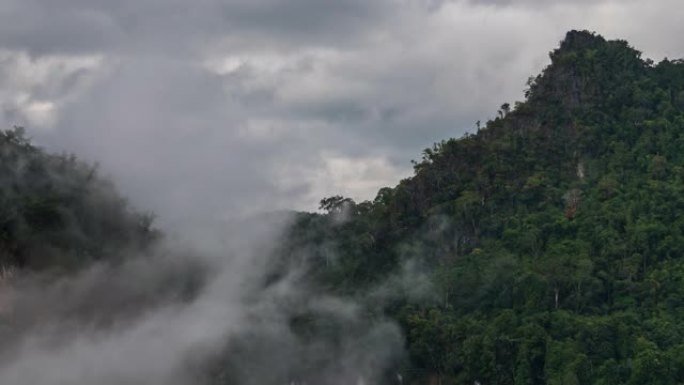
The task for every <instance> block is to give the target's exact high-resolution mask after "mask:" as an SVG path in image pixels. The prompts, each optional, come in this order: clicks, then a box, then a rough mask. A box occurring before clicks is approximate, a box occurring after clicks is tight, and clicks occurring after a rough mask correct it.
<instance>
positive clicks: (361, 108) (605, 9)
mask: <svg viewBox="0 0 684 385" xmlns="http://www.w3.org/2000/svg"><path fill="white" fill-rule="evenodd" d="M682 12H684V11H682V7H679V6H678V4H677V2H676V1H674V0H660V1H655V2H649V3H648V4H645V3H643V2H635V1H628V2H616V1H600V2H585V1H582V2H574V1H564V0H563V1H561V0H559V1H552V2H543V4H542V2H538V1H533V0H529V1H520V2H517V1H516V2H507V1H465V0H464V1H431V0H381V1H373V2H367V1H360V0H345V1H337V2H320V1H314V0H259V1H242V0H233V1H219V0H200V1H197V2H193V3H192V6H188V3H187V2H182V1H178V0H173V1H161V0H146V1H137V0H136V1H132V0H130V1H129V0H126V1H118V2H110V1H82V0H67V1H60V2H58V3H57V2H53V1H47V0H22V1H18V0H6V1H4V2H2V4H0V48H2V49H4V51H3V53H2V54H3V55H4V56H3V57H4V59H3V60H0V84H2V86H3V90H2V91H1V92H0V106H1V107H2V109H0V112H1V113H2V118H3V120H4V121H5V123H6V125H7V126H9V125H11V124H24V125H27V126H29V133H30V134H31V135H32V136H34V138H35V139H36V140H37V141H38V142H39V143H41V144H43V145H45V146H47V147H49V148H51V149H57V150H62V149H66V150H69V151H75V152H77V153H78V154H81V155H83V156H84V157H86V158H87V159H90V160H92V161H99V162H100V163H101V165H102V170H103V171H104V172H106V173H110V174H112V175H114V177H115V178H116V179H117V181H118V182H119V184H120V186H121V188H122V189H123V190H124V193H125V194H126V195H129V196H131V197H132V199H133V201H134V203H135V204H136V205H138V206H142V207H145V208H150V209H154V210H155V211H157V212H159V213H160V215H161V218H162V220H163V221H165V222H166V223H178V222H179V221H180V220H181V219H186V221H187V222H192V220H190V219H188V218H193V217H194V218H206V217H214V218H215V219H222V218H226V217H230V216H234V215H244V214H249V213H253V212H257V211H261V210H269V209H279V208H306V209H313V208H315V206H316V202H317V201H318V199H320V198H321V197H322V196H325V195H330V194H334V193H338V192H340V193H344V194H347V195H351V196H353V197H355V198H357V199H369V198H372V196H373V194H374V191H375V190H377V188H379V187H381V186H383V185H392V184H394V183H396V182H397V181H398V180H399V179H400V178H402V177H405V176H407V175H408V174H409V173H410V164H409V160H410V159H411V158H415V157H417V156H419V153H420V150H421V149H422V148H424V147H426V146H429V145H431V144H432V142H434V141H439V140H441V139H444V138H448V137H451V136H460V135H461V134H462V133H464V132H465V131H467V130H472V129H473V127H474V123H475V121H477V120H483V121H484V120H486V119H487V118H488V117H490V116H492V115H493V114H494V113H495V111H496V109H497V107H498V106H499V105H501V104H502V103H504V102H512V101H514V100H516V99H520V98H521V97H522V89H523V88H524V83H525V81H526V80H527V77H528V76H530V75H534V74H535V73H537V72H538V71H540V70H541V69H542V68H543V66H544V65H545V64H546V63H547V61H548V57H547V52H548V51H549V50H550V49H552V48H553V47H554V46H555V45H556V44H557V43H558V41H559V40H560V39H562V37H563V35H564V33H565V32H566V31H567V30H569V29H572V28H587V29H590V30H596V31H598V32H600V33H604V34H606V35H607V37H608V38H625V39H628V40H630V41H631V42H633V44H635V45H636V46H637V47H638V48H641V49H644V50H645V53H646V54H647V55H648V56H651V57H655V58H660V57H662V56H669V57H678V56H682V55H681V54H680V53H681V52H682V51H684V47H683V46H682V44H681V43H679V42H678V41H677V40H676V39H672V38H671V37H672V36H678V35H679V34H681V32H684V31H682V29H683V28H684V27H682V26H681V23H679V20H680V19H681V17H682V16H684V15H682ZM656 21H657V22H656ZM654 25H655V26H657V27H653V26H654Z"/></svg>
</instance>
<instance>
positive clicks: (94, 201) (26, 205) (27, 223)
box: [0, 128, 159, 271]
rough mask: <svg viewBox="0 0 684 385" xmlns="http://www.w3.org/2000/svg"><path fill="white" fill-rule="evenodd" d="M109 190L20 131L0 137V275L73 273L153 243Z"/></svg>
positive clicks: (146, 221) (148, 224)
mask: <svg viewBox="0 0 684 385" xmlns="http://www.w3.org/2000/svg"><path fill="white" fill-rule="evenodd" d="M152 219H153V218H152V217H151V216H150V215H148V214H142V213H137V212H133V211H131V210H130V209H128V208H127V205H126V202H125V200H124V199H123V198H121V197H120V196H119V195H118V193H117V192H116V190H115V189H114V187H113V185H112V184H111V183H110V182H109V181H107V180H106V179H102V178H100V177H99V176H98V175H97V172H96V168H95V167H94V166H92V165H89V164H86V163H83V162H81V161H78V160H77V159H76V158H75V157H74V156H69V155H50V154H46V153H45V152H44V151H42V150H41V149H39V148H37V147H35V146H34V145H32V144H31V143H30V142H29V140H28V139H27V138H25V137H24V130H23V129H22V128H15V129H13V130H7V131H2V132H0V268H16V267H18V268H22V269H29V270H33V271H36V270H73V269H76V268H79V267H82V266H85V265H87V264H88V263H90V262H92V261H95V260H101V259H109V260H111V259H114V258H120V257H121V256H122V255H124V254H123V252H124V251H132V250H138V251H139V250H143V249H144V248H145V247H147V246H149V245H150V244H151V243H152V242H153V241H154V240H155V239H156V238H157V237H158V236H159V234H158V232H157V231H156V230H154V228H152Z"/></svg>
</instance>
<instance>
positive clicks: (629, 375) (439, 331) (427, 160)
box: [289, 31, 684, 385]
mask: <svg viewBox="0 0 684 385" xmlns="http://www.w3.org/2000/svg"><path fill="white" fill-rule="evenodd" d="M550 57H551V64H550V65H549V66H548V67H547V68H546V69H545V70H544V71H543V72H542V73H541V74H540V75H539V76H537V77H535V78H530V80H529V82H528V86H529V88H528V89H527V90H526V91H525V96H526V100H525V101H524V102H518V103H515V105H513V106H511V105H508V104H504V105H503V106H501V109H500V110H499V111H498V115H497V117H496V118H495V119H494V120H491V121H489V122H487V123H486V125H483V126H481V127H480V125H479V124H478V127H476V129H477V132H476V133H475V134H467V135H465V136H463V137H462V138H460V139H449V140H446V141H442V142H440V143H436V144H435V145H434V147H432V148H428V149H426V150H425V151H424V152H423V156H422V159H421V160H420V161H419V162H415V167H414V168H415V175H414V176H412V177H410V178H408V179H405V180H403V181H401V183H399V185H398V186H396V187H394V188H383V189H381V190H380V191H379V193H378V195H377V197H376V198H375V200H374V201H372V202H362V203H358V204H357V203H354V202H352V201H350V200H349V199H344V198H342V197H332V198H327V199H325V200H323V201H322V202H321V203H322V204H321V208H322V209H324V210H327V211H328V213H327V214H302V215H301V216H300V218H299V221H298V224H297V226H295V228H294V229H293V230H292V236H291V240H292V241H291V242H292V244H291V245H290V249H289V250H290V255H291V256H292V257H293V258H294V257H295V256H296V255H299V254H301V252H302V251H303V250H304V251H306V252H307V253H308V254H307V255H308V259H309V261H310V263H311V264H312V265H313V266H314V267H313V268H312V271H311V273H312V276H313V279H315V280H317V282H318V284H319V285H321V286H322V287H325V288H327V290H330V291H332V292H336V293H344V294H347V295H359V293H362V292H363V291H364V290H366V288H370V287H373V286H374V285H375V284H376V283H378V282H381V281H382V280H383V279H384V278H385V277H387V276H390V275H391V274H394V273H396V272H397V271H399V270H400V269H401V268H402V266H403V265H404V264H405V263H406V262H407V261H412V266H416V265H417V266H420V267H421V269H423V270H424V271H428V272H429V274H430V275H431V276H432V278H433V281H434V285H435V291H436V292H437V296H436V297H435V298H434V299H433V300H432V301H422V302H418V303H416V302H415V301H410V300H409V299H408V298H407V296H406V295H403V297H404V298H406V299H404V300H401V299H399V300H396V301H394V302H393V303H391V304H390V305H389V306H387V307H386V308H385V309H384V312H385V314H389V315H390V316H392V317H394V318H395V319H397V320H398V321H399V322H400V323H401V325H402V327H403V330H404V332H405V334H406V347H407V350H408V352H409V355H408V357H407V359H406V361H405V362H404V364H403V369H402V370H403V372H404V373H405V374H406V376H405V377H406V380H405V381H408V382H409V383H421V384H428V383H429V384H436V383H440V384H473V383H475V384H498V385H503V384H515V385H523V384H564V385H565V384H606V385H608V384H634V385H637V384H638V385H645V384H659V385H663V384H675V383H682V382H684V323H682V322H681V320H682V319H684V236H683V234H682V231H683V229H684V215H683V214H684V62H682V61H678V60H675V61H672V60H664V61H662V62H660V63H657V64H655V63H653V62H652V61H650V60H644V59H642V58H641V56H640V52H638V51H636V50H635V49H633V48H632V47H630V46H629V45H628V43H627V42H625V41H620V40H616V41H607V40H605V39H604V38H602V37H601V36H599V35H596V34H594V33H589V32H586V31H571V32H569V33H568V34H567V36H566V37H565V39H564V40H563V41H562V42H561V44H560V47H559V48H558V49H556V50H554V51H553V52H551V53H550ZM340 213H345V215H347V216H348V218H347V219H346V221H344V222H343V223H340V221H339V220H338V219H337V218H338V217H339V216H340ZM311 245H318V246H317V247H312V246H311ZM331 255H332V256H333V257H332V258H331ZM399 294H400V295H401V294H402V293H399Z"/></svg>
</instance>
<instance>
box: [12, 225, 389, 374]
mask: <svg viewBox="0 0 684 385" xmlns="http://www.w3.org/2000/svg"><path fill="white" fill-rule="evenodd" d="M288 222H289V219H287V218H278V219H276V220H273V219H269V220H259V221H254V222H251V223H248V224H247V225H245V224H244V223H241V224H240V225H239V226H232V227H230V228H228V229H223V228H222V231H217V233H223V235H224V238H223V239H222V241H217V242H216V245H222V247H221V248H220V249H214V250H213V251H214V252H213V253H212V252H210V251H208V250H207V248H209V249H211V248H213V246H212V247H207V243H204V244H203V245H201V247H198V248H195V250H196V249H203V251H202V252H201V253H199V254H200V255H201V256H197V254H198V252H197V251H194V252H190V251H188V252H185V253H181V252H179V251H178V250H175V251H174V252H169V251H168V248H170V246H167V250H166V251H156V252H154V253H152V255H147V256H141V257H138V258H133V259H131V260H130V261H129V262H125V263H121V264H119V265H116V266H111V265H96V266H94V267H92V268H90V269H88V270H86V271H83V272H81V273H79V274H78V275H76V276H74V277H69V278H61V279H49V278H26V279H23V280H20V281H18V282H17V283H16V284H15V285H14V287H15V293H14V294H13V298H14V304H13V310H12V314H11V317H10V319H9V320H8V322H7V324H6V325H2V326H3V327H4V328H3V329H2V330H0V336H2V337H5V338H4V339H5V341H6V342H5V346H4V347H2V348H0V384H3V385H42V384H50V385H54V384H57V385H60V384H65V385H66V384H69V385H86V384H88V385H90V384H99V385H125V384H160V385H161V384H164V385H186V384H202V383H231V384H260V385H264V384H284V383H290V382H298V381H308V382H307V383H309V384H353V383H359V382H365V383H377V382H379V380H380V376H382V375H384V373H383V370H386V369H388V368H389V366H390V365H391V364H392V363H393V362H396V360H397V359H398V358H399V356H400V353H399V352H401V344H402V339H401V334H400V332H399V330H398V327H397V326H396V325H394V324H393V323H391V322H388V321H383V320H379V321H374V322H370V321H367V320H364V319H363V315H362V310H361V307H360V306H358V305H357V304H355V303H353V302H350V301H349V300H345V299H340V298H331V297H327V296H324V295H319V294H316V293H314V292H312V291H311V290H308V289H307V287H306V286H303V285H302V284H301V280H300V279H299V278H300V277H299V276H298V271H297V270H296V269H294V270H290V271H287V272H282V274H281V273H280V272H279V276H278V277H277V278H274V277H270V276H269V275H270V274H271V273H272V270H273V269H272V266H270V262H272V261H271V259H270V256H271V255H273V253H272V251H273V247H275V246H277V244H278V240H279V237H280V236H281V234H282V230H283V229H284V228H285V226H287V224H288ZM224 231H225V232H224ZM226 236H227V238H226ZM175 247H176V248H178V246H177V245H176V246H175ZM179 255H193V257H182V258H181V257H179ZM298 314H301V315H303V316H301V317H300V322H301V323H303V324H305V325H308V326H307V327H309V328H310V327H311V325H310V324H309V323H312V324H314V325H316V326H315V327H317V328H319V329H321V330H322V329H325V328H326V327H327V328H329V329H330V330H331V332H330V335H332V336H333V337H334V338H329V339H326V338H319V337H317V336H315V335H312V336H303V335H302V334H301V333H300V334H298V333H296V332H295V331H294V329H296V325H293V321H292V320H293V319H296V318H297V315H298ZM312 314H313V315H315V319H316V320H318V321H311V320H312V318H310V317H309V316H310V315H312ZM307 317H309V318H307ZM320 320H322V321H320ZM307 322H309V323H307ZM207 373H211V374H213V377H212V378H211V379H210V378H209V376H208V375H207ZM210 380H211V381H214V382H210Z"/></svg>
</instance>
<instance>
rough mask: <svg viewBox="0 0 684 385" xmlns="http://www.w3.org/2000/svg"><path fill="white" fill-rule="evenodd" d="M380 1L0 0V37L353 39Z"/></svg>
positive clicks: (128, 42) (20, 40)
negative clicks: (233, 36)
mask: <svg viewBox="0 0 684 385" xmlns="http://www.w3.org/2000/svg"><path fill="white" fill-rule="evenodd" d="M386 5H387V1H385V0H382V1H374V2H367V1H361V0H346V1H331V2H327V1H315V0H294V1H282V0H255V1H245V0H232V1H220V0H197V1H193V2H191V3H188V2H186V1H178V0H170V1H166V0H147V1H137V0H123V1H106V0H100V1H83V0H65V1H59V2H55V1H50V0H6V1H5V2H3V4H2V5H0V20H1V21H2V23H0V45H3V46H5V47H9V48H14V49H22V50H28V51H29V52H31V53H34V54H46V53H93V52H110V51H123V52H126V51H130V50H131V49H133V50H151V51H167V52H174V51H175V52H179V51H185V50H193V49H198V48H201V47H202V46H203V45H205V44H210V43H212V42H213V41H215V40H220V39H222V38H224V37H226V36H230V35H239V36H240V37H241V38H244V37H247V36H249V37H250V38H252V39H256V40H262V41H266V40H268V41H274V40H276V41H278V43H279V44H285V43H289V44H295V45H299V44H301V43H302V42H309V43H315V44H326V43H331V42H333V41H335V42H339V41H350V40H353V39H354V37H357V36H358V35H359V34H362V33H363V32H364V31H365V30H366V29H367V28H369V26H372V25H374V23H377V22H378V21H380V20H381V19H383V17H384V16H385V15H386V14H387V7H386ZM274 37H275V39H274Z"/></svg>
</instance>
